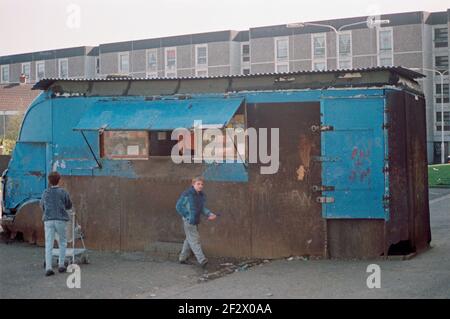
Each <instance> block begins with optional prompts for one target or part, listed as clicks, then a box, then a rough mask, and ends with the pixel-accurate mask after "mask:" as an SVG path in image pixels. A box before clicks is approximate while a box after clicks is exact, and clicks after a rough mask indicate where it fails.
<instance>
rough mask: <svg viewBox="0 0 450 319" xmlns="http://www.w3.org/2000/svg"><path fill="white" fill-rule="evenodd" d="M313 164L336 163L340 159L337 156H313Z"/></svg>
mask: <svg viewBox="0 0 450 319" xmlns="http://www.w3.org/2000/svg"><path fill="white" fill-rule="evenodd" d="M311 159H312V160H313V161H314V162H338V161H340V160H341V159H340V158H339V157H338V156H313V157H312V158H311Z"/></svg>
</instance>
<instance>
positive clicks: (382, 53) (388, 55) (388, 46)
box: [378, 28, 394, 66]
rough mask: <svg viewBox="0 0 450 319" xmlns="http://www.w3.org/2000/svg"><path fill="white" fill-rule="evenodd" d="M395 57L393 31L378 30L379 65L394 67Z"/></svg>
mask: <svg viewBox="0 0 450 319" xmlns="http://www.w3.org/2000/svg"><path fill="white" fill-rule="evenodd" d="M393 64H394V57H393V38H392V29H386V28H382V29H379V30H378V65H379V66H392V65H393Z"/></svg>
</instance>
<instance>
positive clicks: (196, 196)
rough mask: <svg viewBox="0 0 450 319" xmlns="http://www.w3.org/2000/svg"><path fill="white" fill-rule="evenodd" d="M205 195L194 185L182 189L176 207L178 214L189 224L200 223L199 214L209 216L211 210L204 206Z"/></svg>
mask: <svg viewBox="0 0 450 319" xmlns="http://www.w3.org/2000/svg"><path fill="white" fill-rule="evenodd" d="M205 203H206V195H205V194H204V193H203V192H197V191H196V190H195V189H194V187H192V186H191V187H189V188H188V189H187V190H186V191H184V192H183V193H182V194H181V196H180V198H179V199H178V201H177V205H176V209H177V212H178V214H179V215H181V216H182V217H183V218H184V219H185V220H187V221H188V222H189V224H191V225H198V224H200V215H201V214H202V215H204V216H210V215H211V214H212V213H211V211H210V210H209V209H208V208H206V207H205Z"/></svg>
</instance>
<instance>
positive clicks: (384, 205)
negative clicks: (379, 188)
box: [383, 195, 391, 209]
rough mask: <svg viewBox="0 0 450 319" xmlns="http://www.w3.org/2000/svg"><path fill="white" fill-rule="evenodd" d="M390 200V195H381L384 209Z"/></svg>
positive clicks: (387, 206)
mask: <svg viewBox="0 0 450 319" xmlns="http://www.w3.org/2000/svg"><path fill="white" fill-rule="evenodd" d="M390 201H391V196H390V195H384V196H383V207H384V208H385V209H386V208H389V204H390Z"/></svg>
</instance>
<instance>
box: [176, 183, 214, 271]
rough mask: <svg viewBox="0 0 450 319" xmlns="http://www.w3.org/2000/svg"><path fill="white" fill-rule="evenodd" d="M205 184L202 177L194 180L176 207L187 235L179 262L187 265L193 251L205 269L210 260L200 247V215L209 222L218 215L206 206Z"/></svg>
mask: <svg viewBox="0 0 450 319" xmlns="http://www.w3.org/2000/svg"><path fill="white" fill-rule="evenodd" d="M204 183H205V182H204V179H203V178H202V177H195V178H193V179H192V186H191V187H189V188H188V189H187V190H186V191H184V192H183V193H182V194H181V196H180V198H179V199H178V201H177V205H176V209H177V212H178V214H180V215H181V217H182V218H183V228H184V233H185V234H186V239H185V240H184V243H183V249H182V250H181V253H180V257H179V261H180V263H183V264H184V263H186V261H187V259H188V258H189V255H190V253H191V250H192V252H193V253H194V255H195V257H196V258H197V261H198V262H199V264H200V265H201V266H202V267H203V268H204V267H205V266H206V265H207V263H208V259H207V258H206V257H205V255H204V254H203V251H202V247H201V245H200V235H199V233H198V224H199V223H200V215H205V216H206V217H208V220H214V219H216V215H215V214H213V213H212V212H211V211H210V210H209V209H208V208H206V206H205V203H206V195H205V194H204V193H203V187H204Z"/></svg>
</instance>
